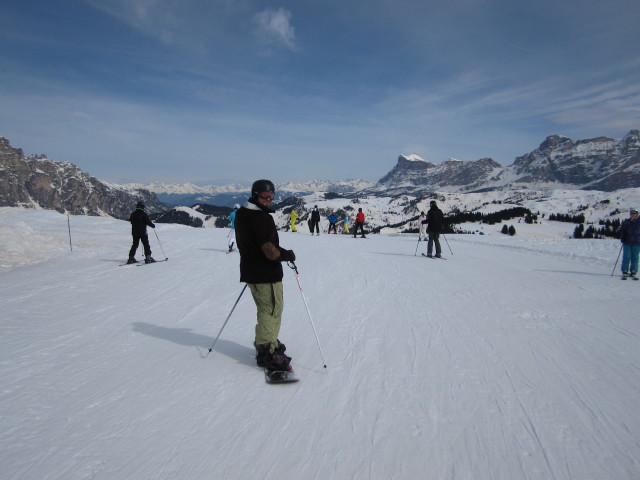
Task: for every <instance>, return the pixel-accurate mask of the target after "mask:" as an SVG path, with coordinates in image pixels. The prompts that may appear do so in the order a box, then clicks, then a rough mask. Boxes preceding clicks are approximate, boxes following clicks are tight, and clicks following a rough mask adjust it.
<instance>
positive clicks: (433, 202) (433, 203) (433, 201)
mask: <svg viewBox="0 0 640 480" xmlns="http://www.w3.org/2000/svg"><path fill="white" fill-rule="evenodd" d="M429 205H431V206H432V207H436V206H438V204H437V203H436V201H435V200H431V201H430V202H429Z"/></svg>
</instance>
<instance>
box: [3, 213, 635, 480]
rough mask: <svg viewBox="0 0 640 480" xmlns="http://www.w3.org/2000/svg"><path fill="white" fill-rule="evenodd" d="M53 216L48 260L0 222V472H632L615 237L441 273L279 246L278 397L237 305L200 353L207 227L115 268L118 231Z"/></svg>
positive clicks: (406, 243)
mask: <svg viewBox="0 0 640 480" xmlns="http://www.w3.org/2000/svg"><path fill="white" fill-rule="evenodd" d="M69 223H70V226H71V240H72V242H71V245H69V233H68V224H67V217H66V216H64V215H60V214H58V213H55V212H51V211H44V210H30V211H27V210H20V209H7V208H4V209H0V234H1V235H2V236H1V238H0V246H1V248H2V251H1V252H0V253H1V254H2V262H3V263H2V265H1V266H0V300H1V301H2V319H1V320H0V384H1V389H0V472H2V473H1V477H2V478H3V479H37V480H53V479H56V480H58V479H59V480H80V479H82V480H84V479H92V480H124V479H137V480H139V479H149V480H158V479H213V478H219V479H274V480H289V479H291V480H294V479H295V480H299V479H305V480H309V479H317V480H327V479H338V480H343V479H344V480H352V479H385V480H386V479H428V480H430V479H434V480H442V479H472V480H484V479H487V480H489V479H491V480H501V479H504V480H513V479H530V480H534V479H535V480H549V479H554V480H569V479H579V480H590V479H593V480H602V479H611V480H621V479H629V480H631V479H638V478H640V415H638V405H640V348H638V345H639V344H640V321H639V318H638V307H637V305H638V304H637V298H638V293H639V292H640V290H639V289H640V282H635V281H631V280H629V281H626V282H623V281H621V280H619V278H618V272H617V271H616V272H615V273H616V275H615V276H612V275H611V273H612V269H613V266H614V263H615V261H616V258H617V255H618V252H619V249H620V244H619V243H618V242H617V241H615V240H571V239H569V238H568V235H566V232H563V233H559V232H555V231H554V230H552V229H549V230H548V231H547V232H546V234H543V233H544V232H540V233H541V234H540V235H533V234H532V233H531V232H529V234H528V235H524V234H523V235H520V233H518V235H516V236H515V237H508V236H504V235H450V236H449V235H447V237H446V240H447V241H448V243H447V242H445V241H443V253H444V254H445V256H446V257H447V260H446V261H443V260H431V259H428V258H425V257H423V256H421V253H422V252H424V251H425V244H424V243H418V242H417V237H416V236H415V235H371V236H369V237H368V238H367V239H360V238H356V239H354V238H353V237H350V236H340V235H324V234H323V235H320V236H313V237H312V236H310V235H309V234H306V233H297V234H296V233H281V235H280V239H281V243H282V245H283V246H285V247H286V248H290V249H293V250H294V251H295V252H296V255H297V261H296V263H297V266H298V269H299V277H298V279H299V281H300V285H301V286H302V288H303V292H304V297H303V295H302V293H301V290H300V288H299V284H298V282H297V281H296V275H295V273H294V271H293V270H291V269H289V268H286V266H285V277H284V289H285V312H284V317H283V326H282V330H281V333H280V338H281V340H282V341H283V342H285V343H286V345H287V353H289V354H290V355H291V356H292V357H293V366H294V368H295V370H296V372H297V374H298V375H299V377H300V379H301V381H300V382H299V383H296V384H291V385H277V386H272V385H267V384H266V383H265V381H264V376H263V373H262V371H261V370H259V369H258V368H257V367H256V365H255V361H254V358H253V354H254V351H253V345H252V342H253V331H254V323H255V307H254V305H253V302H252V300H251V297H250V294H249V293H245V294H244V296H243V297H241V298H240V299H239V301H238V304H237V307H236V309H235V311H233V314H232V315H231V317H229V320H228V322H227V324H226V327H225V328H224V330H222V333H221V335H220V338H219V340H218V343H217V345H216V347H215V349H214V350H213V352H212V353H211V354H209V355H207V353H208V350H209V348H210V347H211V345H212V343H213V340H214V339H215V337H216V335H217V334H218V333H219V332H220V330H221V328H222V326H223V324H224V321H225V319H226V318H227V317H228V315H229V313H230V312H231V309H232V307H233V305H234V303H235V302H236V300H238V296H239V295H240V292H241V291H242V284H241V283H239V273H238V259H239V257H238V254H237V253H232V254H227V253H226V251H227V233H228V231H227V230H224V229H195V228H189V227H184V226H178V225H158V227H157V229H156V230H155V232H153V231H151V232H150V240H151V245H152V249H153V254H154V256H155V257H156V259H162V258H164V257H165V256H167V257H168V258H169V260H168V261H167V262H164V263H158V264H155V265H143V266H135V265H132V266H118V265H119V264H121V263H123V261H124V260H126V256H127V251H128V249H129V246H130V226H129V225H128V224H127V223H126V222H123V221H118V220H113V219H108V218H98V217H71V218H70V222H69ZM544 227H545V226H544V225H542V226H538V227H537V228H538V229H544ZM568 228H570V227H568ZM524 229H525V226H524V225H523V226H518V231H519V232H520V231H524ZM155 234H157V237H156V235H155ZM158 240H159V241H160V242H161V244H159V243H158ZM71 247H73V250H72V251H71ZM416 247H417V255H416ZM452 252H453V253H452ZM138 258H139V259H140V254H138ZM304 299H306V301H307V303H308V307H309V308H308V310H307V308H306V307H305V303H304V301H303V300H304ZM308 312H310V313H311V319H312V320H313V323H312V322H311V319H310V317H309V314H308ZM313 326H315V327H316V330H317V334H318V339H319V343H318V341H317V340H316V336H315V333H314V330H313ZM323 357H324V358H323ZM324 363H326V365H327V368H326V369H325V368H323V364H324Z"/></svg>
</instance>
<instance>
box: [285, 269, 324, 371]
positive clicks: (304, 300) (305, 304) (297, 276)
mask: <svg viewBox="0 0 640 480" xmlns="http://www.w3.org/2000/svg"><path fill="white" fill-rule="evenodd" d="M287 266H288V267H289V268H290V269H292V270H293V271H294V272H295V273H296V281H297V282H298V288H299V289H300V294H301V295H302V301H303V302H304V306H305V307H307V314H308V315H309V321H310V322H311V327H312V328H313V333H315V335H316V342H318V349H319V350H320V357H322V364H323V366H324V368H327V363H326V362H325V361H324V355H323V354H322V347H321V346H320V339H319V338H318V332H317V331H316V326H315V325H314V324H313V318H311V312H310V311H309V305H308V304H307V299H306V298H305V296H304V291H303V290H302V285H301V284H300V276H299V274H298V267H296V264H295V262H287Z"/></svg>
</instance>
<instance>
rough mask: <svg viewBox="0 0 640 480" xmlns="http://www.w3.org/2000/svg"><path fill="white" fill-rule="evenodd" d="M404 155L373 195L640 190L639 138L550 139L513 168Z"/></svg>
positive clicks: (633, 132)
mask: <svg viewBox="0 0 640 480" xmlns="http://www.w3.org/2000/svg"><path fill="white" fill-rule="evenodd" d="M417 158H418V159H419V160H417V159H416V158H415V156H412V159H408V158H407V157H405V156H403V155H401V156H400V158H398V163H397V164H396V166H395V167H394V168H393V169H392V170H391V171H390V172H389V173H388V174H387V175H385V176H384V177H382V178H381V179H380V180H379V181H378V184H377V185H376V188H375V189H374V190H378V191H380V190H387V191H388V190H392V191H394V192H395V193H396V194H398V193H400V192H402V191H405V192H407V193H410V192H414V193H415V192H416V191H418V190H421V191H427V190H430V191H457V192H471V191H481V190H490V189H496V188H504V187H508V186H509V185H514V184H531V185H532V186H535V185H539V184H557V185H558V187H563V186H571V187H573V188H575V187H577V188H580V189H584V190H602V191H614V190H619V189H623V188H636V187H640V133H639V131H638V130H631V131H630V132H629V133H628V134H627V135H625V136H624V137H623V138H622V139H619V140H615V139H612V138H607V137H597V138H592V139H588V140H578V141H573V140H571V139H570V138H567V137H563V136H560V135H551V136H549V137H547V138H546V139H545V141H544V142H542V143H541V144H540V146H539V147H538V148H537V149H535V150H534V151H532V152H531V153H528V154H527V155H523V156H521V157H517V158H516V159H515V162H514V163H513V164H512V165H511V166H509V167H502V166H501V165H500V164H498V163H497V162H495V161H494V160H492V159H490V158H483V159H480V160H476V161H471V162H463V161H459V160H447V161H445V162H443V163H442V164H440V165H434V164H433V163H430V162H426V161H425V160H422V159H420V158H419V157H417Z"/></svg>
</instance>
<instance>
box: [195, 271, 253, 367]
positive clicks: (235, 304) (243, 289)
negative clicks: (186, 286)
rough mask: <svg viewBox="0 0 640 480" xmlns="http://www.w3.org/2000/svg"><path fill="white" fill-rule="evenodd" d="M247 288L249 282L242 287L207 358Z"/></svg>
mask: <svg viewBox="0 0 640 480" xmlns="http://www.w3.org/2000/svg"><path fill="white" fill-rule="evenodd" d="M246 289H247V284H246V283H245V284H244V287H242V291H241V292H240V295H238V299H237V300H236V303H234V304H233V308H232V309H231V311H230V312H229V315H227V318H226V319H225V321H224V323H223V324H222V328H221V329H220V331H219V332H218V336H217V337H216V339H215V340H214V341H213V343H212V344H211V348H210V349H209V351H208V352H207V355H206V356H205V357H204V358H207V357H208V356H209V354H210V353H211V351H212V350H213V347H215V346H216V343H217V342H218V339H219V338H220V335H221V334H222V330H224V327H226V326H227V322H228V321H229V319H230V318H231V314H232V313H233V311H234V310H235V309H236V306H237V305H238V302H239V301H240V298H242V294H243V293H244V291H245V290H246Z"/></svg>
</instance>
